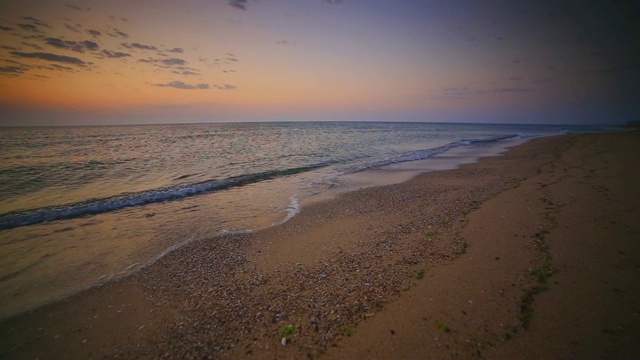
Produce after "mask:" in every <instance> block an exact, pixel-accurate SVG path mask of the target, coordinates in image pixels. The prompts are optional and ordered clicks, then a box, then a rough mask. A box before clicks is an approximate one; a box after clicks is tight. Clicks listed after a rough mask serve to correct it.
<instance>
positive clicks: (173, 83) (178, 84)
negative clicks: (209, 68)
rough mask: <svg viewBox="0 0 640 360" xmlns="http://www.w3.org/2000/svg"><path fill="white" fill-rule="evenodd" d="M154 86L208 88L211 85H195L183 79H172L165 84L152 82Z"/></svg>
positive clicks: (185, 88)
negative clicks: (186, 82)
mask: <svg viewBox="0 0 640 360" xmlns="http://www.w3.org/2000/svg"><path fill="white" fill-rule="evenodd" d="M151 85H152V86H157V87H172V88H176V89H182V90H206V89H208V88H209V85H207V84H195V85H191V84H185V83H184V82H182V81H177V80H176V81H171V82H168V83H165V84H151Z"/></svg>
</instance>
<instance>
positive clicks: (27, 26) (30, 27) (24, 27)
mask: <svg viewBox="0 0 640 360" xmlns="http://www.w3.org/2000/svg"><path fill="white" fill-rule="evenodd" d="M17 26H18V27H19V28H21V29H22V30H26V31H31V32H34V33H42V30H40V28H39V27H37V26H36V25H33V24H17Z"/></svg>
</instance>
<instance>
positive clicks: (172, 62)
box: [138, 58, 187, 66]
mask: <svg viewBox="0 0 640 360" xmlns="http://www.w3.org/2000/svg"><path fill="white" fill-rule="evenodd" d="M138 61H139V62H143V63H148V64H156V65H160V66H162V65H164V66H183V65H186V64H187V62H186V61H185V60H183V59H178V58H168V59H154V58H148V59H140V60H138Z"/></svg>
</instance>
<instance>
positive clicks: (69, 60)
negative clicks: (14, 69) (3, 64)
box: [10, 51, 86, 66]
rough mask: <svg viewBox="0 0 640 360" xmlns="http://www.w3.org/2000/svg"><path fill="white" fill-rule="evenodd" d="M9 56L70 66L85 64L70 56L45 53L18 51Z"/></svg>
mask: <svg viewBox="0 0 640 360" xmlns="http://www.w3.org/2000/svg"><path fill="white" fill-rule="evenodd" d="M10 54H11V55H13V56H17V57H20V58H27V59H40V60H46V61H54V62H61V63H65V64H72V65H79V66H82V65H85V64H86V63H85V62H84V61H82V60H80V59H78V58H75V57H72V56H64V55H57V54H52V53H45V52H32V53H25V52H19V51H12V52H11V53H10Z"/></svg>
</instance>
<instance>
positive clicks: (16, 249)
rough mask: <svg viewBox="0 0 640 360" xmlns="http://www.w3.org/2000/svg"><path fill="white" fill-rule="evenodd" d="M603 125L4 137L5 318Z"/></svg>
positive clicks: (0, 227)
mask: <svg viewBox="0 0 640 360" xmlns="http://www.w3.org/2000/svg"><path fill="white" fill-rule="evenodd" d="M601 130H603V129H601V128H592V127H567V126H531V125H486V124H485V125H470V124H433V123H234V124H193V125H146V126H112V127H62V128H0V150H1V151H0V249H1V251H0V318H2V317H6V316H10V315H11V314H15V313H18V312H21V311H24V310H27V309H30V308H34V307H37V306H38V305H41V304H43V303H46V302H48V301H52V300H55V299H58V298H61V297H64V296H66V295H69V294H71V293H74V292H77V291H80V290H82V289H85V288H87V287H90V286H93V285H95V284H97V283H99V282H102V281H107V280H108V279H110V278H113V277H115V276H119V275H123V274H126V273H129V272H132V271H135V270H136V269H138V268H140V267H141V266H144V265H145V264H148V263H150V262H152V261H154V260H155V259H157V258H158V257H160V256H162V255H163V254H165V253H166V252H167V251H170V250H171V249H174V248H176V247H178V246H180V245H182V244H184V243H186V242H188V241H192V240H197V239H203V238H210V237H212V236H215V235H218V234H221V233H224V232H229V231H245V230H257V229H260V228H264V227H267V226H272V225H273V224H277V223H281V222H283V221H286V220H287V219H289V218H290V217H291V216H295V214H296V213H297V212H298V211H299V208H300V206H302V205H304V204H306V203H309V202H312V201H317V200H319V199H323V198H327V197H330V196H333V195H335V194H339V193H341V192H344V191H348V190H352V189H356V188H360V187H364V186H371V185H377V184H384V183H393V182H397V181H401V180H404V179H406V178H407V175H408V174H409V175H412V174H414V173H418V172H421V171H425V170H428V169H433V168H436V167H430V165H429V161H431V160H433V161H434V164H435V161H436V159H439V160H440V161H441V160H442V159H443V158H445V159H446V155H447V154H452V153H455V152H456V151H457V152H458V153H464V154H466V155H465V156H463V157H464V158H465V159H466V160H464V159H462V160H461V157H456V160H455V161H454V160H451V161H450V162H451V164H449V165H455V162H456V161H458V162H465V161H471V160H473V158H474V156H481V155H490V154H493V153H498V152H499V151H500V150H501V149H504V148H505V147H507V146H509V145H510V144H516V143H517V142H518V141H520V142H521V141H522V139H527V138H532V137H538V136H548V135H555V134H566V133H569V132H591V131H601ZM450 159H453V157H450ZM470 159H471V160H470ZM447 161H449V160H447ZM417 163H419V164H421V165H420V167H415V166H414V167H411V166H409V167H407V166H406V165H408V164H417ZM408 168H410V169H408ZM381 174H383V175H381Z"/></svg>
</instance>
